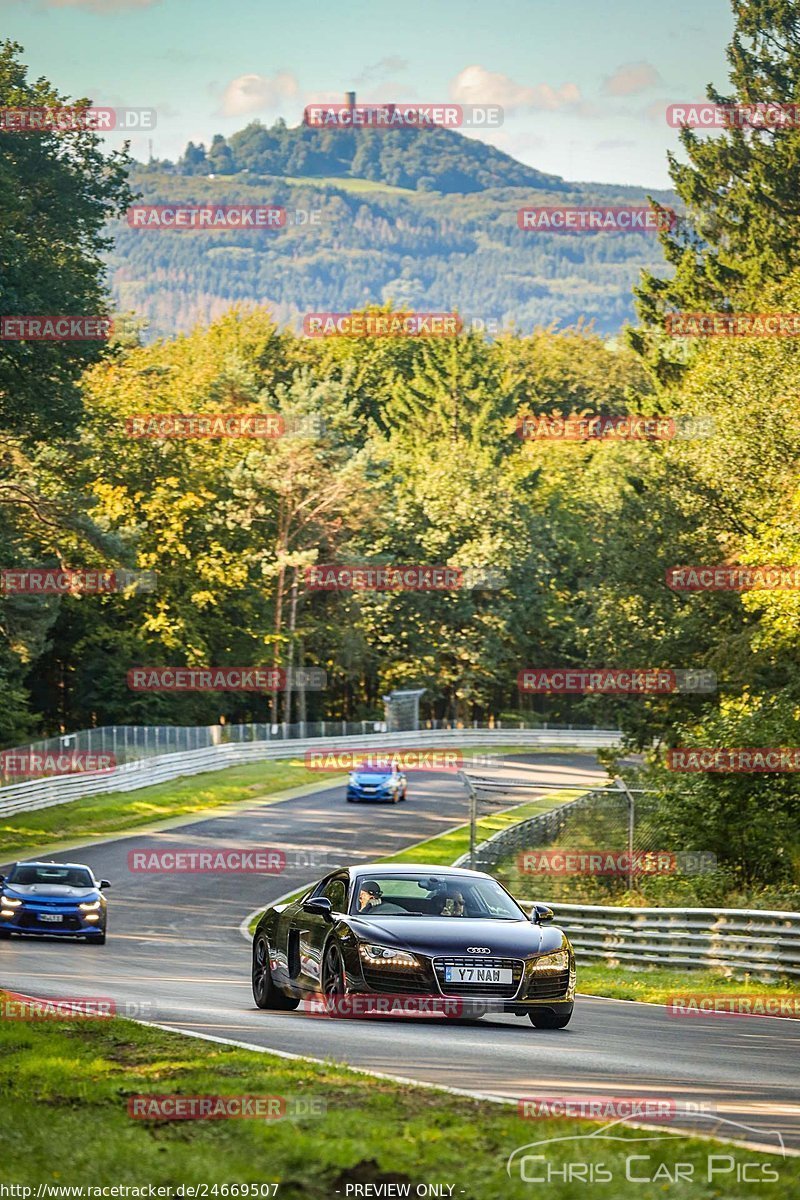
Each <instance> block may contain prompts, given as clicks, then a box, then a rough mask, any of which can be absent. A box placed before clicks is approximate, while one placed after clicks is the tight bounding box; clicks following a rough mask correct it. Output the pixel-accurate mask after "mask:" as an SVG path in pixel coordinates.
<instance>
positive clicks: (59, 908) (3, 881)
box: [0, 862, 111, 946]
mask: <svg viewBox="0 0 800 1200" xmlns="http://www.w3.org/2000/svg"><path fill="white" fill-rule="evenodd" d="M109 887H111V884H110V883H109V882H108V880H107V879H101V880H100V881H99V882H98V880H96V879H95V877H94V875H93V874H92V872H91V870H90V869H89V867H86V866H83V865H82V864H80V863H57V862H18V863H15V864H14V866H13V867H12V868H11V870H10V871H9V873H8V875H5V876H3V875H0V938H9V937H11V934H12V933H21V934H39V935H40V936H41V935H43V934H47V935H50V936H52V935H53V934H55V935H56V936H60V937H73V938H74V937H82V938H85V939H86V941H87V942H95V943H96V944H97V945H101V946H102V945H103V944H104V943H105V940H106V921H107V905H106V898H105V896H104V895H103V894H102V892H103V889H105V888H109Z"/></svg>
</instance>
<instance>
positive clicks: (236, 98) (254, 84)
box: [220, 71, 300, 117]
mask: <svg viewBox="0 0 800 1200" xmlns="http://www.w3.org/2000/svg"><path fill="white" fill-rule="evenodd" d="M299 91H300V89H299V87H298V84H297V79H296V78H295V76H294V75H293V74H292V72H291V71H278V72H277V73H276V74H275V75H273V76H272V77H271V78H267V76H266V75H238V76H237V77H236V79H232V80H231V81H230V83H229V84H228V86H227V87H226V88H225V93H224V95H223V97H222V105H221V108H220V111H221V113H222V115H223V116H224V117H243V116H247V115H248V114H250V113H257V112H263V110H264V109H273V108H280V107H281V105H282V104H283V103H285V102H286V101H287V100H294V99H295V98H296V97H297V95H298V93H299Z"/></svg>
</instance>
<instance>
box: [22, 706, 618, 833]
mask: <svg viewBox="0 0 800 1200" xmlns="http://www.w3.org/2000/svg"><path fill="white" fill-rule="evenodd" d="M620 737H621V734H620V732H619V731H618V730H613V729H597V730H589V729H581V730H577V729H576V730H563V729H561V730H555V729H547V730H544V729H474V728H473V729H449V730H436V729H425V730H418V731H417V732H414V733H374V734H367V736H366V737H363V736H352V735H350V736H346V737H325V738H324V739H323V738H321V737H314V738H293V739H291V740H290V741H288V742H286V741H282V740H278V741H255V742H229V743H224V744H222V745H217V746H209V747H206V748H205V749H200V750H189V751H183V752H181V753H178V754H163V755H157V756H152V757H150V758H142V759H136V760H135V761H133V762H126V763H123V764H122V765H121V766H118V767H116V768H115V769H114V770H113V771H109V772H106V773H103V774H75V775H57V776H51V777H49V778H47V779H31V780H26V781H25V782H24V783H16V784H11V785H9V786H8V787H4V788H0V816H9V815H11V814H13V813H18V812H31V811H33V810H35V809H39V808H49V807H51V806H52V805H54V804H66V803H69V801H71V800H79V799H81V798H82V797H84V796H99V795H106V794H108V793H109V792H130V791H135V790H136V789H138V788H143V787H150V786H151V785H152V784H155V783H166V782H168V781H169V780H171V779H178V778H180V777H181V776H188V775H199V774H201V773H203V772H206V771H219V770H222V769H224V768H225V767H233V766H240V765H242V764H244V763H250V762H258V761H261V760H266V759H273V758H288V757H293V756H294V755H297V754H302V753H303V752H304V751H306V750H314V749H319V748H320V746H321V745H324V746H325V748H326V749H330V750H347V749H361V748H363V747H364V746H365V745H369V746H370V747H371V748H374V749H376V750H388V749H392V748H393V747H397V748H398V749H401V748H404V747H405V748H412V747H424V746H426V745H429V746H431V747H433V746H436V747H447V746H455V747H457V746H464V745H471V746H475V745H486V746H491V744H492V743H493V742H494V743H495V745H504V746H520V747H525V746H531V747H534V746H556V747H557V746H568V747H575V748H576V749H587V750H588V749H591V750H596V749H598V748H599V747H601V746H611V745H614V744H615V743H617V742H618V741H619V739H620Z"/></svg>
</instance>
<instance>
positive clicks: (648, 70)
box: [603, 62, 664, 96]
mask: <svg viewBox="0 0 800 1200" xmlns="http://www.w3.org/2000/svg"><path fill="white" fill-rule="evenodd" d="M663 82H664V81H663V79H662V78H661V76H660V75H659V73H658V71H657V70H656V69H655V67H654V66H653V64H652V63H649V62H634V63H623V64H622V66H621V67H617V69H616V71H614V72H613V74H611V75H609V76H608V78H607V79H605V80H604V81H603V92H604V93H605V95H606V96H635V95H637V94H638V93H639V92H646V91H647V89H648V88H651V87H656V85H657V84H660V83H663Z"/></svg>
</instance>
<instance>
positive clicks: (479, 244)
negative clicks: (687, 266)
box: [110, 126, 673, 338]
mask: <svg viewBox="0 0 800 1200" xmlns="http://www.w3.org/2000/svg"><path fill="white" fill-rule="evenodd" d="M269 133H271V131H267V130H264V129H263V127H260V126H259V127H253V126H250V127H249V128H248V129H247V130H243V131H242V134H241V135H236V137H234V138H231V139H230V142H231V144H233V145H236V144H238V143H237V138H241V140H242V144H243V145H249V144H250V142H251V141H252V142H253V143H255V144H258V143H259V142H260V140H262V139H267V137H268V134H269ZM250 134H251V135H252V137H250V138H248V137H246V136H245V135H250ZM309 134H313V135H314V136H315V137H317V138H323V137H324V138H325V139H332V140H333V143H334V145H335V144H337V143H338V139H340V138H341V139H344V140H345V141H347V140H348V139H352V138H354V137H358V138H365V139H371V140H369V141H368V143H367V145H368V146H371V147H373V148H374V149H375V153H374V154H373V153H372V152H371V151H370V152H369V153H365V155H364V158H363V162H362V157H361V156H360V155H359V154H357V155H355V156H354V159H353V162H352V163H351V164H350V165H351V166H352V169H353V170H354V171H355V170H360V169H362V167H363V170H364V171H365V172H366V173H365V174H364V175H363V176H362V177H355V176H353V177H351V176H350V175H349V174H346V173H342V174H337V173H336V172H335V171H333V170H332V169H331V175H330V176H326V174H325V171H326V170H327V169H328V168H334V167H340V168H341V167H343V166H346V165H347V164H343V163H341V162H339V161H338V160H335V161H334V159H333V158H331V157H322V158H321V157H319V156H318V157H316V158H315V159H314V161H313V163H312V162H309V161H306V160H305V159H304V160H303V162H304V164H305V165H304V166H303V167H302V170H301V169H300V167H299V166H298V163H297V162H295V160H294V159H293V158H292V155H291V154H288V153H286V154H284V155H283V157H282V158H281V163H282V164H283V165H284V166H285V167H286V168H290V169H289V170H287V175H286V176H284V175H277V174H275V175H273V174H260V173H259V172H260V171H261V170H263V169H264V168H265V167H266V166H268V165H269V166H272V167H276V162H274V161H273V160H272V159H271V158H270V157H269V156H267V155H264V156H262V157H260V158H259V157H253V158H241V157H240V156H239V155H238V151H237V158H236V160H235V161H236V162H237V164H238V163H240V162H242V161H248V162H253V163H255V164H258V165H257V166H256V165H254V166H251V167H247V168H243V169H242V170H241V171H239V172H238V173H236V174H220V173H219V172H218V171H217V170H216V160H213V161H211V162H209V161H207V159H206V158H205V153H204V152H202V151H200V150H198V148H196V147H190V148H189V150H187V154H186V155H185V156H184V158H183V159H182V160H181V161H180V163H178V164H177V165H173V164H165V163H158V164H152V165H151V166H150V167H147V168H143V167H139V168H137V169H136V170H135V171H134V172H133V174H132V176H131V184H132V186H133V188H134V189H135V190H136V191H137V192H138V193H139V194H140V196H141V203H143V204H175V203H180V204H203V203H208V202H210V201H213V202H215V203H217V204H269V203H272V204H276V205H279V206H281V207H283V208H285V209H286V210H287V214H288V215H289V223H287V225H286V227H285V228H282V229H279V230H275V231H264V230H244V231H237V230H224V231H214V232H203V231H194V230H188V231H187V230H178V231H175V230H153V229H133V228H130V227H129V226H128V225H127V223H126V222H125V221H123V220H120V221H115V222H114V223H113V225H112V227H111V231H112V233H113V236H114V249H113V253H112V254H111V256H110V267H111V272H112V276H111V278H112V284H113V292H114V298H115V302H116V305H117V307H118V308H120V309H121V310H122V311H131V310H133V311H135V312H136V313H137V314H138V315H139V316H140V317H142V318H144V319H146V320H147V321H148V322H149V328H148V331H147V334H146V336H147V337H148V338H152V337H154V336H158V335H161V336H164V335H167V336H168V335H171V334H173V333H175V332H186V331H188V330H190V329H191V328H193V326H194V325H195V324H196V323H197V322H198V321H203V322H207V321H209V320H213V319H214V318H215V317H217V316H219V315H220V314H221V313H222V312H224V311H225V309H226V308H228V307H229V306H230V305H231V304H232V303H249V304H258V305H262V306H265V307H267V308H268V310H269V311H270V312H271V313H272V315H273V316H274V317H275V319H276V321H277V322H278V323H279V324H280V325H284V326H288V327H290V328H294V329H296V330H299V329H300V328H302V317H303V314H304V313H306V312H311V311H320V310H326V311H336V312H340V311H348V310H350V309H352V308H355V307H358V306H360V305H363V304H365V303H377V304H380V303H384V302H394V304H395V305H397V306H401V305H405V306H408V307H409V308H412V309H416V310H419V311H430V310H436V311H448V312H449V311H452V310H454V309H458V310H459V312H461V313H464V314H467V315H469V316H478V317H480V318H481V319H483V320H484V321H486V322H490V321H491V322H494V324H495V326H496V327H507V328H511V327H516V328H517V329H519V330H521V331H526V332H530V331H531V330H532V329H533V328H534V327H535V326H537V325H549V324H551V323H555V324H557V325H558V326H560V327H565V326H568V325H571V324H574V323H575V321H577V320H578V319H583V320H587V321H592V322H594V325H595V327H596V329H597V330H598V331H599V332H602V333H616V332H618V331H619V330H620V329H621V328H622V326H623V325H624V324H625V323H626V322H627V323H630V322H632V321H633V320H634V319H635V313H634V308H633V300H632V294H631V288H632V286H633V284H634V283H635V282H636V281H637V280H638V278H639V274H640V272H641V271H642V270H643V269H647V270H649V271H651V272H653V273H655V274H658V273H659V272H661V271H662V270H663V256H662V251H661V249H660V247H659V245H658V242H657V240H656V238H655V236H654V235H653V234H652V233H636V234H614V233H592V234H590V235H582V236H580V237H570V236H564V235H560V234H547V233H542V232H532V231H528V230H521V229H519V228H518V226H517V212H518V210H519V209H520V208H521V207H523V206H524V205H528V204H536V205H547V204H559V205H564V204H587V203H599V204H604V205H613V204H632V203H633V204H645V203H646V202H647V197H646V195H645V193H644V192H642V191H640V190H637V189H635V188H612V187H608V186H601V185H578V184H567V183H565V182H564V181H563V180H558V179H555V178H553V177H549V176H545V175H542V174H541V173H540V172H537V171H534V170H532V169H531V168H528V167H524V166H523V165H522V164H521V163H516V162H515V161H514V160H513V159H510V158H508V157H507V156H506V155H500V154H499V153H498V152H497V151H494V150H492V149H491V148H490V147H487V146H485V145H484V144H483V143H481V142H478V141H475V140H474V139H469V138H466V137H463V136H462V135H460V134H458V133H454V132H450V131H446V130H438V131H435V132H427V133H419V134H413V133H411V132H410V131H409V132H407V133H397V132H396V133H388V132H387V133H378V132H374V133H369V132H361V133H359V134H357V135H353V134H348V133H347V132H345V131H342V130H338V131H326V132H325V133H324V134H323V133H320V132H319V131H316V130H304V129H302V128H300V129H294V130H286V129H284V130H283V131H282V133H281V138H282V141H283V142H284V143H286V144H287V145H288V146H295V148H297V147H300V146H303V145H305V140H306V138H307V135H309ZM404 138H405V139H410V140H409V142H408V148H407V152H408V155H409V159H408V160H406V158H405V153H406V147H405V146H404V143H403V142H402V141H401V142H400V144H399V145H394V148H393V149H392V144H393V143H392V139H404ZM415 138H416V141H415V140H414V139H415ZM439 138H441V139H442V140H443V142H444V149H446V150H447V151H449V156H447V155H443V156H442V157H441V163H442V169H443V170H445V167H446V164H448V163H449V162H454V163H457V167H455V166H454V167H452V168H451V167H449V166H447V167H446V169H447V171H449V172H450V174H449V175H448V178H447V181H445V180H444V179H443V178H439V179H437V180H436V184H437V188H436V189H434V188H433V187H432V186H431V187H429V186H428V183H429V182H430V180H431V178H432V177H431V176H426V175H424V174H420V172H421V171H423V170H425V169H426V167H425V160H424V159H423V158H421V157H420V153H419V150H420V147H424V148H425V149H426V151H429V150H430V147H431V145H433V143H434V142H436V141H437V139H439ZM431 139H432V140H431ZM387 146H388V147H389V148H390V150H391V153H389V152H388V151H387ZM378 149H380V150H381V153H380V154H378V153H377V150H378ZM201 152H202V153H203V158H202V159H200V161H199V162H198V161H197V156H198V154H199V153H201ZM495 160H499V162H500V165H501V166H502V168H503V169H502V170H500V169H495V166H494V164H495ZM437 161H439V160H438V159H437ZM487 161H488V162H489V164H490V165H492V170H491V171H490V170H488V168H486V166H485V163H486V162H487ZM393 164H394V165H393ZM314 166H316V167H317V171H316V172H315V171H314V170H313V169H312V168H313V167H314ZM212 168H213V169H212ZM295 168H296V174H295ZM276 169H277V167H276ZM209 174H211V175H213V176H214V177H213V178H209V177H208V175H209ZM481 180H485V184H481V183H480V181H481ZM443 193H445V194H443ZM655 198H656V199H658V200H659V202H661V203H664V204H668V203H670V201H671V200H672V199H673V197H672V194H671V193H668V192H657V193H655ZM298 211H299V212H300V214H301V216H300V218H299V220H300V221H301V222H302V223H299V224H292V223H291V221H292V219H293V218H294V214H296V213H297V212H298ZM311 214H313V218H312V215H311Z"/></svg>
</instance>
